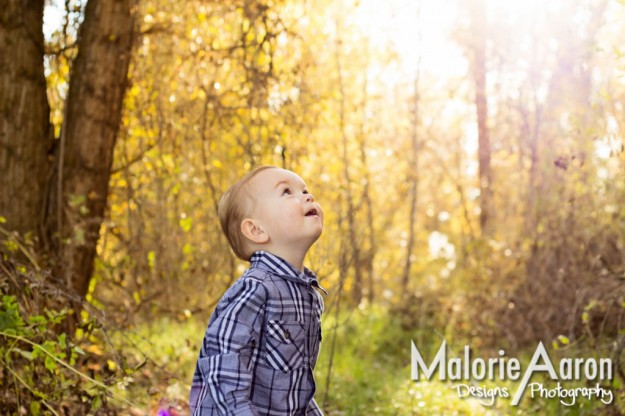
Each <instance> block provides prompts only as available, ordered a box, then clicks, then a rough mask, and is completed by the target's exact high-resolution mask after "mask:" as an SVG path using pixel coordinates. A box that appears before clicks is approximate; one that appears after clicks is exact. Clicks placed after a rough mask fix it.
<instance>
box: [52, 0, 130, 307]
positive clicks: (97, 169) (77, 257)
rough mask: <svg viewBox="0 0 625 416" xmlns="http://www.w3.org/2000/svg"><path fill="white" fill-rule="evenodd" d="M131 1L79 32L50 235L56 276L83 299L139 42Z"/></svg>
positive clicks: (99, 6) (93, 9)
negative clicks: (134, 47) (135, 42)
mask: <svg viewBox="0 0 625 416" xmlns="http://www.w3.org/2000/svg"><path fill="white" fill-rule="evenodd" d="M133 29H134V22H133V14H132V2H131V0H90V1H89V2H88V3H87V6H86V10H85V18H84V23H83V24H82V26H81V29H80V36H79V50H78V55H77V56H76V60H75V61H74V64H73V67H72V72H71V79H70V85H69V91H68V96H67V100H66V104H65V117H64V120H63V127H62V132H61V139H60V144H59V149H58V152H57V158H56V163H57V165H56V169H57V171H56V172H57V175H58V176H57V177H56V178H54V183H53V185H52V189H53V192H52V200H51V202H52V203H51V204H50V211H49V216H48V221H47V229H48V232H49V233H50V235H51V236H53V237H55V236H56V239H55V240H54V241H55V247H54V248H55V251H56V253H57V254H58V257H57V258H58V264H57V271H58V272H60V273H61V275H62V276H64V277H65V281H66V284H67V286H68V288H70V289H73V290H74V291H75V292H76V293H77V294H78V295H79V296H81V297H84V296H85V295H86V294H87V291H88V288H89V281H90V279H91V275H92V273H93V263H94V258H95V255H96V246H97V242H98V237H99V233H100V226H101V224H102V221H103V218H104V211H105V209H106V200H107V197H108V191H109V177H110V173H111V165H112V161H113V149H114V147H115V141H116V138H117V133H118V129H119V125H120V121H121V114H122V104H123V98H124V93H125V91H126V86H127V74H128V67H129V63H130V57H131V52H132V45H133V38H134V31H133Z"/></svg>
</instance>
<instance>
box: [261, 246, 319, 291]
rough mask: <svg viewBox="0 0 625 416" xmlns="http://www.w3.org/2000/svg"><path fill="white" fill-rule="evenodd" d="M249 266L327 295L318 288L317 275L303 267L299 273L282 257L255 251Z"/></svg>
mask: <svg viewBox="0 0 625 416" xmlns="http://www.w3.org/2000/svg"><path fill="white" fill-rule="evenodd" d="M250 264H251V266H252V267H257V268H261V269H264V270H268V271H270V272H273V273H275V274H277V275H279V276H282V277H284V278H286V279H287V280H291V281H294V282H296V283H305V284H310V285H312V286H315V287H318V288H319V289H321V290H322V291H323V293H325V294H326V295H327V294H328V292H326V291H325V289H324V288H322V287H321V286H319V279H318V278H317V275H315V273H313V272H312V271H311V270H310V269H308V268H306V267H304V271H300V270H298V269H296V268H295V267H293V265H291V263H289V262H288V261H286V260H284V259H283V258H282V257H278V256H276V255H275V254H271V253H268V252H266V251H256V252H255V253H254V254H252V257H251V258H250Z"/></svg>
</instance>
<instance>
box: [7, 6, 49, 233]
mask: <svg viewBox="0 0 625 416" xmlns="http://www.w3.org/2000/svg"><path fill="white" fill-rule="evenodd" d="M43 6H44V2H43V0H36V1H28V2H27V1H23V0H22V1H19V0H9V1H8V2H6V3H3V5H2V7H1V8H0V172H2V175H0V216H3V217H5V218H6V219H7V225H8V228H10V229H11V230H15V231H18V232H20V233H21V234H25V233H27V232H31V231H32V232H34V233H35V235H39V232H40V230H41V228H40V226H41V224H42V218H43V206H44V202H45V189H46V181H47V178H48V174H49V171H50V162H49V156H48V155H49V153H50V152H51V150H52V146H53V137H52V134H51V133H52V130H51V129H50V122H49V119H50V106H49V104H48V98H47V95H46V79H45V76H44V72H43V45H44V40H43V31H42V22H43Z"/></svg>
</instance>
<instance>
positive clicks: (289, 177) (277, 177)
mask: <svg viewBox="0 0 625 416" xmlns="http://www.w3.org/2000/svg"><path fill="white" fill-rule="evenodd" d="M283 182H284V183H289V184H301V185H306V184H305V183H304V181H303V180H302V178H300V177H299V176H298V175H297V174H296V173H294V172H291V171H290V170H286V169H280V168H275V169H267V170H264V171H262V172H259V173H258V175H256V176H255V177H254V178H253V179H252V185H253V186H254V187H263V188H267V189H269V188H274V187H275V186H277V185H279V184H280V183H283Z"/></svg>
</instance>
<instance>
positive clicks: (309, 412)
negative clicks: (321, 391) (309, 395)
mask: <svg viewBox="0 0 625 416" xmlns="http://www.w3.org/2000/svg"><path fill="white" fill-rule="evenodd" d="M306 416H323V412H322V411H321V409H320V408H319V405H318V404H317V402H316V401H315V399H312V400H311V401H310V403H309V404H308V408H307V409H306Z"/></svg>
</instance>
